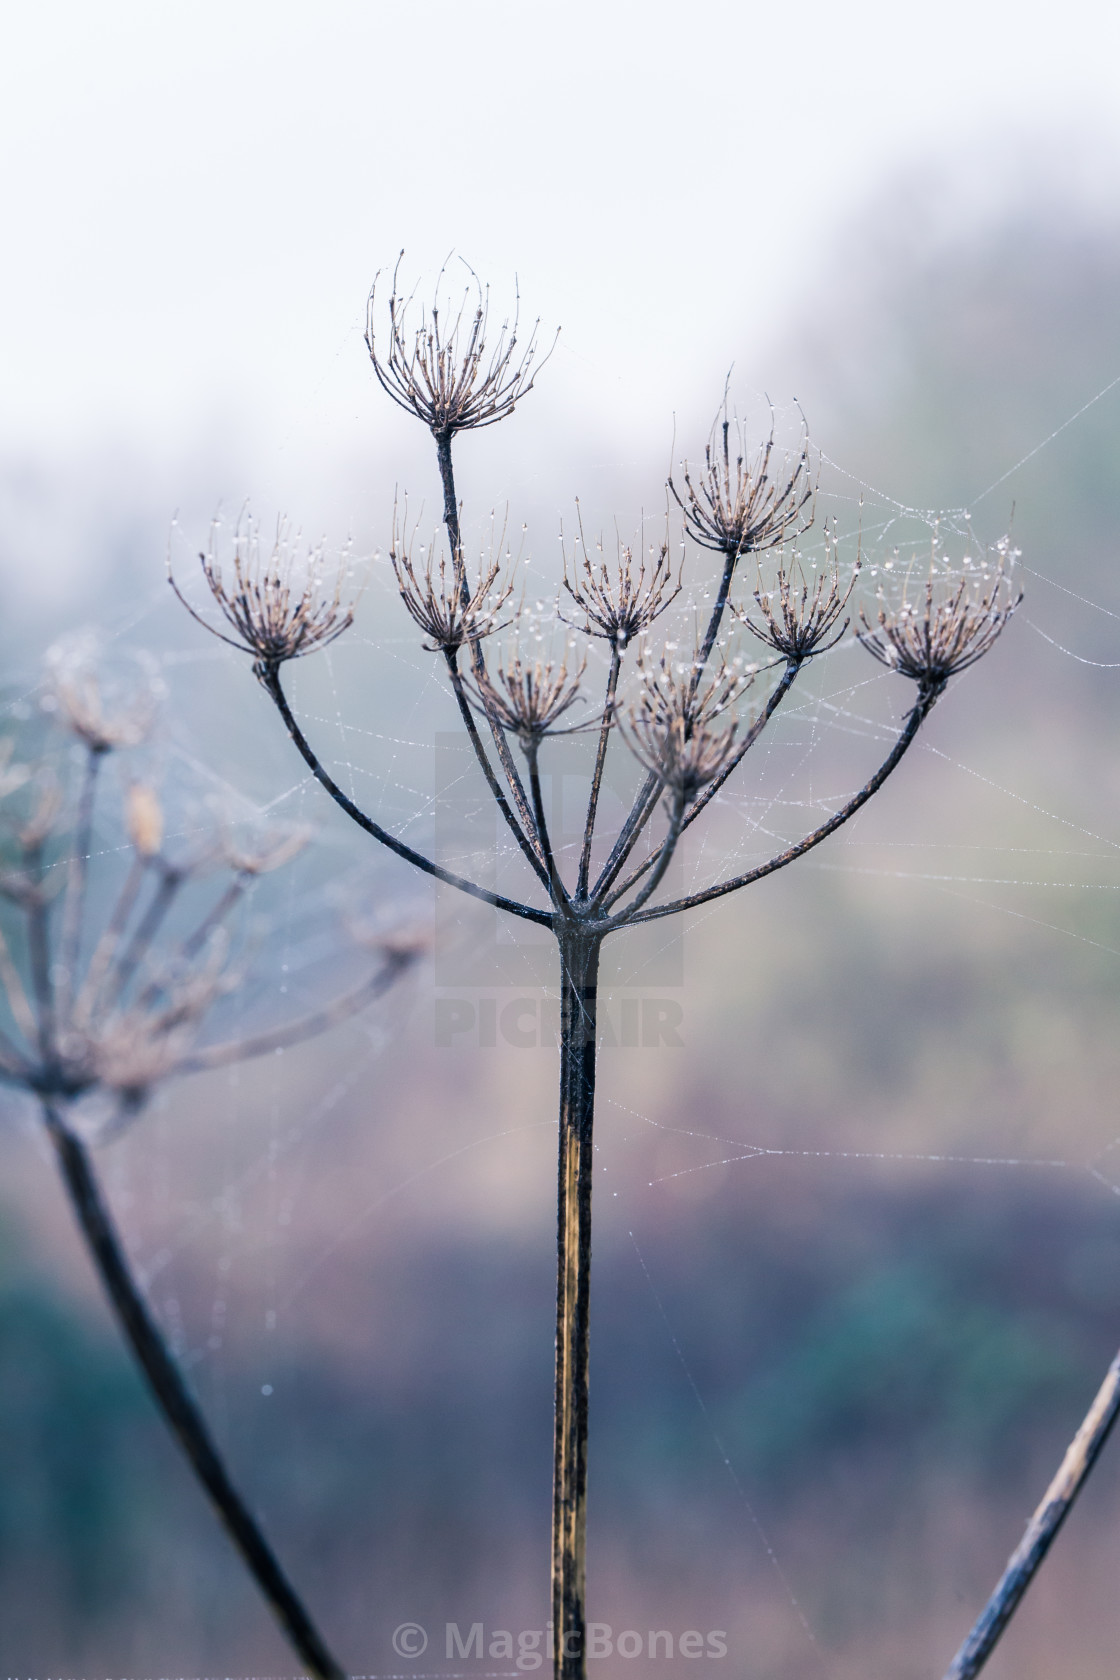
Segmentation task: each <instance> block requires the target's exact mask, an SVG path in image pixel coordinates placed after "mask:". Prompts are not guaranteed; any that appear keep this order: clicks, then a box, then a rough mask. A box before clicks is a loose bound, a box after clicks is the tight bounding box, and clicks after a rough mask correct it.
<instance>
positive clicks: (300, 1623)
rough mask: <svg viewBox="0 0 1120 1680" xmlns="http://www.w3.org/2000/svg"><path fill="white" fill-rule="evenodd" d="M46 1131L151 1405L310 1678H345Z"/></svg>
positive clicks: (83, 1169)
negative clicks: (146, 1385)
mask: <svg viewBox="0 0 1120 1680" xmlns="http://www.w3.org/2000/svg"><path fill="white" fill-rule="evenodd" d="M43 1116H44V1119H45V1121H46V1126H47V1132H48V1135H49V1137H50V1140H51V1143H52V1144H53V1145H54V1150H55V1154H56V1156H57V1159H58V1164H59V1169H60V1171H61V1173H62V1177H63V1181H64V1183H65V1185H66V1190H67V1193H68V1195H69V1197H70V1201H71V1204H72V1206H73V1209H74V1212H75V1214H76V1216H77V1219H78V1223H79V1225H80V1227H81V1230H82V1234H83V1236H84V1237H85V1240H86V1245H87V1247H88V1249H89V1252H90V1256H91V1258H92V1260H93V1263H94V1265H95V1266H96V1268H97V1271H98V1273H99V1275H100V1277H101V1281H102V1283H103V1284H104V1286H105V1291H106V1294H107V1295H108V1297H109V1302H110V1304H111V1306H112V1308H113V1311H114V1313H115V1314H116V1317H117V1322H118V1323H119V1324H120V1327H121V1329H122V1331H123V1332H124V1334H125V1336H126V1337H127V1339H128V1342H129V1344H130V1345H131V1347H132V1350H133V1352H134V1353H135V1355H136V1358H137V1360H138V1361H139V1363H140V1365H141V1367H142V1369H143V1372H144V1375H145V1376H146V1377H147V1379H148V1383H149V1385H150V1387H151V1391H152V1394H153V1396H154V1397H155V1400H156V1403H157V1405H158V1406H159V1408H160V1410H161V1411H162V1413H163V1415H164V1417H165V1419H166V1420H167V1423H168V1425H169V1426H170V1428H171V1430H172V1432H173V1434H174V1435H175V1436H176V1438H177V1439H178V1441H179V1444H180V1446H181V1447H182V1449H183V1451H184V1452H185V1453H186V1455H187V1458H188V1459H189V1460H190V1463H191V1466H192V1468H193V1469H194V1472H195V1474H196V1475H197V1476H198V1478H199V1480H200V1481H201V1482H202V1485H203V1486H204V1487H205V1489H206V1491H207V1493H208V1494H209V1495H210V1498H211V1499H212V1500H213V1502H214V1505H215V1507H216V1509H217V1511H218V1515H219V1516H220V1517H221V1520H222V1522H223V1523H224V1524H225V1527H226V1530H227V1532H228V1533H229V1536H230V1538H231V1540H232V1541H233V1543H234V1545H235V1546H236V1547H237V1550H238V1551H239V1552H240V1554H241V1557H242V1558H243V1559H244V1562H245V1564H246V1566H247V1567H248V1569H249V1571H250V1573H251V1574H252V1576H253V1579H254V1580H255V1581H256V1582H257V1585H258V1586H259V1587H260V1589H261V1591H262V1592H263V1593H264V1595H265V1597H266V1598H267V1599H268V1602H269V1604H270V1605H271V1606H272V1609H273V1612H274V1614H275V1616H276V1618H277V1620H278V1621H279V1623H280V1625H281V1627H282V1628H283V1629H284V1632H285V1633H286V1634H287V1636H288V1638H289V1639H290V1640H291V1642H292V1644H293V1646H294V1647H295V1649H296V1650H297V1651H298V1653H299V1655H300V1658H301V1659H302V1661H303V1662H304V1663H306V1665H307V1669H308V1673H309V1674H310V1675H312V1676H313V1677H314V1680H345V1670H344V1669H342V1668H341V1667H340V1666H339V1664H338V1663H337V1662H336V1661H335V1659H334V1658H333V1657H332V1656H331V1654H330V1652H329V1651H328V1650H327V1647H326V1645H325V1644H324V1643H323V1640H322V1638H321V1636H320V1634H319V1632H318V1630H317V1629H316V1627H315V1624H314V1623H313V1622H312V1620H311V1618H310V1616H309V1615H308V1613H307V1611H306V1610H305V1609H304V1607H303V1604H302V1603H301V1602H300V1600H299V1598H298V1597H297V1595H296V1593H295V1590H294V1589H293V1587H292V1585H291V1583H290V1582H289V1580H288V1578H287V1576H286V1575H285V1574H284V1571H283V1569H282V1568H281V1566H280V1564H279V1562H278V1561H277V1558H276V1555H275V1553H274V1552H273V1551H272V1548H271V1547H270V1546H269V1544H268V1541H267V1540H266V1539H265V1537H264V1535H263V1534H262V1533H261V1531H260V1529H259V1527H258V1526H257V1523H256V1521H255V1520H254V1518H253V1517H252V1515H251V1514H250V1512H249V1510H248V1509H247V1507H246V1506H245V1504H244V1502H243V1501H242V1499H241V1497H240V1495H239V1494H238V1492H237V1489H236V1488H235V1487H234V1485H233V1483H232V1482H231V1480H230V1478H229V1474H228V1472H227V1471H226V1468H225V1465H224V1464H223V1462H222V1460H221V1457H220V1455H219V1453H218V1450H217V1448H216V1446H215V1445H214V1441H213V1438H212V1437H211V1435H210V1431H209V1429H208V1428H207V1426H206V1423H205V1420H204V1419H203V1417H202V1414H201V1412H200V1411H199V1409H198V1407H197V1405H196V1404H195V1401H194V1399H193V1398H192V1396H191V1394H190V1392H189V1391H188V1389H187V1387H186V1384H185V1383H184V1381H183V1378H182V1376H181V1375H180V1372H179V1370H178V1367H177V1366H176V1364H175V1361H174V1359H173V1358H172V1356H171V1354H170V1352H169V1350H168V1348H167V1345H166V1343H165V1342H164V1340H163V1337H162V1336H161V1335H160V1332H159V1330H158V1328H157V1327H156V1324H155V1321H154V1320H153V1318H152V1316H151V1314H150V1312H149V1311H148V1307H147V1305H146V1303H145V1301H144V1299H143V1296H142V1295H141V1293H140V1291H139V1289H138V1287H137V1285H136V1283H135V1281H134V1279H133V1276H132V1273H131V1270H130V1268H129V1264H128V1260H127V1258H126V1256H125V1251H124V1247H123V1245H122V1243H121V1240H120V1237H119V1236H118V1234H117V1231H116V1228H115V1226H114V1224H113V1219H112V1216H111V1214H110V1212H109V1209H108V1206H107V1204H106V1202H105V1199H104V1197H103V1196H102V1194H101V1189H100V1186H99V1184H98V1182H97V1177H96V1175H95V1173H94V1170H93V1163H92V1161H91V1160H90V1157H89V1152H88V1151H87V1149H86V1148H85V1145H84V1144H83V1143H82V1141H81V1139H80V1138H78V1137H77V1136H76V1135H75V1134H74V1133H73V1132H72V1131H71V1130H70V1129H69V1127H68V1126H67V1125H66V1124H65V1122H64V1121H63V1119H62V1117H61V1115H60V1114H59V1113H58V1112H57V1110H56V1109H54V1108H53V1107H52V1106H51V1104H50V1103H44V1104H43Z"/></svg>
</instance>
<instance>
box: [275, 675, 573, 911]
mask: <svg viewBox="0 0 1120 1680" xmlns="http://www.w3.org/2000/svg"><path fill="white" fill-rule="evenodd" d="M259 675H260V679H261V682H262V684H263V685H264V687H265V689H266V690H267V691H268V694H269V696H270V697H271V699H272V700H273V702H274V703H275V705H276V709H277V711H278V712H279V713H280V716H281V717H282V718H283V719H284V724H285V727H286V728H287V731H288V734H289V735H290V736H291V738H292V741H293V743H294V744H295V746H296V748H297V749H298V751H299V753H300V756H301V757H302V758H303V761H304V763H305V764H306V765H307V767H308V769H309V770H310V771H311V774H312V775H313V776H314V777H315V780H316V781H317V782H318V783H319V784H320V786H321V787H324V788H326V790H327V792H328V793H329V794H330V796H331V798H332V799H333V800H334V802H335V804H336V805H338V806H340V807H341V808H342V810H344V811H345V812H346V815H347V816H348V817H350V818H351V819H352V820H353V821H354V822H356V823H357V825H358V827H359V828H362V829H364V830H365V832H366V833H367V834H372V836H373V838H374V839H375V840H380V842H381V844H382V845H383V846H387V847H388V848H389V850H390V851H391V852H395V853H396V855H397V857H400V858H404V860H405V862H406V863H411V864H414V865H415V867H416V868H417V869H422V870H423V871H424V873H425V875H431V876H432V877H433V878H434V879H435V880H437V881H442V882H443V883H444V885H445V886H448V887H457V888H458V889H459V891H460V892H463V893H466V894H467V895H468V897H470V898H477V899H481V901H482V903H483V904H492V905H494V906H495V908H496V909H498V910H508V911H509V914H510V915H511V916H520V917H521V919H522V920H523V921H527V922H536V923H538V924H539V926H541V927H551V926H552V916H551V915H550V913H549V912H548V911H546V910H534V909H533V908H532V907H531V906H530V905H528V904H519V903H518V902H517V900H516V899H513V898H506V897H504V896H503V895H502V894H501V893H495V892H490V891H489V889H488V888H486V887H480V886H479V885H478V884H477V882H475V881H468V880H467V878H466V877H465V876H463V875H455V874H453V873H452V871H451V870H450V869H444V868H443V866H442V865H441V864H438V863H433V862H432V860H431V858H426V857H425V856H424V855H423V853H422V852H418V851H415V850H414V849H413V847H412V846H408V845H406V844H405V842H404V841H403V840H398V839H397V837H396V836H395V835H394V834H390V833H389V831H388V830H387V829H384V828H382V827H381V824H380V823H377V822H374V820H373V818H372V817H367V816H366V814H365V812H364V811H362V810H360V809H359V807H358V806H357V805H355V804H354V801H353V800H352V799H350V798H348V797H347V795H346V794H345V793H343V791H342V789H341V788H340V787H339V786H338V784H337V782H335V781H334V780H333V779H332V777H331V776H329V775H328V773H327V771H326V770H324V768H323V766H322V765H321V764H320V763H319V760H318V759H317V758H316V756H315V754H314V752H313V751H312V749H311V747H310V746H309V744H308V742H307V741H306V739H305V738H304V735H303V731H302V730H301V729H300V727H299V724H298V723H297V722H296V720H295V717H294V716H293V715H292V710H291V707H290V706H289V705H288V701H287V697H286V696H285V694H284V690H283V688H282V687H281V684H280V672H279V670H278V669H274V668H268V667H265V668H264V669H262V670H261V671H260V672H259Z"/></svg>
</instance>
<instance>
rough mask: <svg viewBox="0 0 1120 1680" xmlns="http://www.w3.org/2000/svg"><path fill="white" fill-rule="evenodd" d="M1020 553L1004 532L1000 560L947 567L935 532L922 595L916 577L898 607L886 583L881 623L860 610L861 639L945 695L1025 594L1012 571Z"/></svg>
mask: <svg viewBox="0 0 1120 1680" xmlns="http://www.w3.org/2000/svg"><path fill="white" fill-rule="evenodd" d="M1018 555H1019V550H1018V549H1015V548H1012V546H1011V542H1010V539H1009V538H1008V537H1002V538H1001V539H1000V541H999V542H998V543H997V544H996V545H995V560H994V563H989V562H988V560H987V558H986V557H985V558H982V559H980V560H979V561H977V560H975V559H973V557H972V556H969V557H968V558H967V559H966V560H965V561H964V563H963V567H962V570H961V571H960V572H959V573H957V572H956V570H955V568H954V571H953V572H951V573H948V574H947V573H946V571H945V562H944V561H943V559H942V556H941V554H940V544H939V541H938V539H937V538H936V537H935V538H934V542H933V549H932V553H931V556H930V567H929V573H928V575H927V577H926V582H925V587H924V589H923V588H920V593H919V598H918V600H917V601H915V600H914V599H913V598H912V596H911V589H912V579H911V578H907V580H906V583H905V584H904V586H903V590H902V597H901V599H900V600H899V601H898V603H897V604H896V605H893V606H892V605H890V604H889V603H888V601H887V599H886V596H885V593H884V591H883V590H882V589H881V588H880V591H879V612H878V615H877V619H876V622H875V624H874V625H872V624H871V623H870V622H869V621H868V619H867V617H866V615H865V614H864V613H862V612H861V614H860V619H861V621H862V625H863V628H862V629H861V630H860V631H858V635H859V639H860V641H861V642H862V643H863V645H864V647H865V648H867V650H868V652H869V653H872V654H874V656H875V658H876V659H878V660H879V661H880V663H881V664H883V665H886V666H888V667H889V668H890V669H891V670H892V671H898V672H900V673H901V674H902V675H903V676H905V677H910V678H911V679H912V681H914V682H916V683H918V684H919V686H920V687H921V689H922V691H923V692H924V693H925V694H928V695H934V696H936V695H938V694H940V692H941V690H942V689H943V688H944V687H945V684H946V683H947V682H948V681H949V678H950V677H952V676H955V675H956V673H957V672H958V671H964V670H967V668H968V666H970V665H974V664H975V663H976V661H977V660H978V659H981V658H983V656H984V654H986V653H987V652H988V650H989V648H991V646H992V644H993V643H994V642H995V640H996V638H997V637H998V636H999V634H1000V632H1001V631H1002V630H1003V627H1004V625H1005V624H1006V623H1007V621H1008V619H1009V618H1010V617H1011V615H1012V613H1013V612H1014V611H1015V609H1016V607H1018V605H1019V603H1020V601H1021V600H1022V599H1023V595H1022V591H1021V590H1019V591H1016V589H1015V585H1014V583H1013V581H1012V578H1011V570H1012V567H1013V566H1014V563H1015V561H1016V560H1017V558H1018ZM939 562H941V563H940V564H939Z"/></svg>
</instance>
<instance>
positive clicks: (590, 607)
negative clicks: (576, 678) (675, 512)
mask: <svg viewBox="0 0 1120 1680" xmlns="http://www.w3.org/2000/svg"><path fill="white" fill-rule="evenodd" d="M579 546H580V553H579V556H578V557H577V558H576V559H575V561H574V568H573V569H574V573H575V576H574V578H569V576H568V561H567V555H566V554H565V557H564V588H565V589H566V590H567V592H568V594H569V595H570V596H571V597H572V600H573V601H574V602H575V603H576V606H577V607H578V608H579V610H580V612H581V613H582V614H583V619H584V622H583V624H582V625H581V626H580V627H579V628H580V629H582V631H583V633H584V635H587V636H599V637H601V638H602V639H603V640H604V641H607V642H609V643H610V645H611V647H612V649H614V650H615V652H621V651H622V650H623V649H624V648H626V647H628V646H629V644H630V643H631V642H632V641H634V640H635V638H636V637H638V636H640V635H642V634H643V633H644V632H645V631H646V630H648V629H649V627H650V625H651V624H652V623H653V622H654V620H655V619H657V618H659V617H660V616H661V614H662V613H663V612H664V611H665V609H666V607H668V606H669V605H670V604H671V603H672V602H673V601H675V600H676V598H677V596H678V595H679V594H680V592H681V584H680V576H679V573H678V576H677V578H676V581H675V582H674V579H673V568H672V565H671V563H670V560H669V544H668V543H667V542H663V543H662V544H661V545H660V547H659V548H657V549H654V548H653V546H652V545H651V546H650V549H649V556H650V558H649V560H648V561H647V558H646V555H645V553H644V552H643V553H642V555H641V558H640V559H639V561H638V564H637V566H635V564H634V552H633V549H631V548H629V547H624V546H623V545H622V544H620V545H619V550H618V557H617V559H616V561H615V564H614V566H613V567H610V566H608V565H607V562H606V561H605V560H602V559H600V560H598V561H593V560H592V558H591V555H590V553H589V552H588V548H587V542H586V540H585V538H584V535H583V524H582V521H581V522H580V534H579ZM598 550H599V553H600V554H601V553H602V543H600V544H599V545H598Z"/></svg>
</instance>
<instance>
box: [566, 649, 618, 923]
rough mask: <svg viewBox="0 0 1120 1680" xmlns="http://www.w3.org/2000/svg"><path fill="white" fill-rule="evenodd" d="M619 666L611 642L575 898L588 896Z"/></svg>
mask: <svg viewBox="0 0 1120 1680" xmlns="http://www.w3.org/2000/svg"><path fill="white" fill-rule="evenodd" d="M621 669H622V654H621V653H620V652H619V647H618V643H617V642H616V641H614V642H612V643H611V668H610V671H609V673H608V675H607V695H606V699H605V700H604V701H603V721H602V723H601V725H600V726H599V746H598V749H597V751H596V753H595V770H594V773H593V774H592V777H591V794H590V797H589V798H588V801H587V821H586V823H585V824H584V829H583V852H582V854H581V856H580V860H579V881H578V884H577V886H576V896H577V898H586V897H587V881H588V876H589V875H590V873H591V843H592V841H593V839H594V837H595V816H596V813H597V812H598V809H599V791H600V789H601V788H602V785H603V767H604V765H605V764H606V762H607V744H608V742H609V741H610V736H611V728H612V726H613V724H614V700H615V694H616V692H617V689H618V673H619V671H620V670H621Z"/></svg>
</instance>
